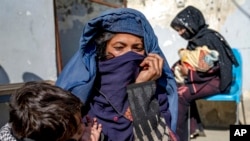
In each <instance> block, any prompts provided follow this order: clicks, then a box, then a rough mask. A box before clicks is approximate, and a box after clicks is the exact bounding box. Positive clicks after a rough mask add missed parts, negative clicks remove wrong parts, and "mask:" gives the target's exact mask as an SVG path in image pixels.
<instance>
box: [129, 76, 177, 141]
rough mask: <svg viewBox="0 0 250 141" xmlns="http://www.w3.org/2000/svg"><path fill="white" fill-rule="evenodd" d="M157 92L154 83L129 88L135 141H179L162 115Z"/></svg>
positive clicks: (132, 85)
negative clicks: (156, 95)
mask: <svg viewBox="0 0 250 141" xmlns="http://www.w3.org/2000/svg"><path fill="white" fill-rule="evenodd" d="M138 85H140V87H138ZM155 91H156V85H155V83H154V81H150V82H145V83H140V84H137V86H135V84H131V85H129V86H128V87H127V92H128V99H129V104H130V108H131V113H132V115H133V130H134V131H133V132H134V136H135V138H134V141H177V137H176V136H175V135H174V133H173V132H172V131H171V129H169V128H168V126H167V124H166V119H164V118H163V117H162V116H161V114H160V109H159V104H158V102H157V99H156V97H155Z"/></svg>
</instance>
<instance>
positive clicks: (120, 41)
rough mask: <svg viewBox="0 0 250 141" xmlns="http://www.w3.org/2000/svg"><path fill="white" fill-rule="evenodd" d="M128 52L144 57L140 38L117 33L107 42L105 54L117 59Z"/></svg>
mask: <svg viewBox="0 0 250 141" xmlns="http://www.w3.org/2000/svg"><path fill="white" fill-rule="evenodd" d="M128 51H134V52H136V53H138V54H141V55H144V53H145V50H144V45H143V41H142V38H140V37H138V36H135V35H132V34H127V33H118V34H115V35H114V37H113V38H111V39H110V40H109V41H108V42H107V47H106V54H110V55H112V56H113V57H117V56H120V55H123V54H125V53H127V52H128Z"/></svg>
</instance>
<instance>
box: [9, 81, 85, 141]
mask: <svg viewBox="0 0 250 141" xmlns="http://www.w3.org/2000/svg"><path fill="white" fill-rule="evenodd" d="M81 107H82V103H81V101H80V100H79V99H78V98H77V97H76V96H75V95H73V94H72V93H70V92H68V91H66V90H63V89H62V88H59V87H57V86H54V85H51V84H48V83H43V82H27V83H26V84H25V85H24V86H22V87H21V88H20V89H18V90H17V91H16V92H15V93H14V94H13V95H12V96H11V98H10V120H9V122H10V124H11V127H12V132H13V135H14V136H15V137H16V138H17V139H19V140H23V139H24V138H29V139H33V140H36V141H62V140H65V139H69V138H70V137H71V136H73V135H74V134H75V133H76V131H77V127H78V125H77V120H76V118H75V115H76V114H77V113H79V112H81Z"/></svg>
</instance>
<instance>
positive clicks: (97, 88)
mask: <svg viewBox="0 0 250 141" xmlns="http://www.w3.org/2000/svg"><path fill="white" fill-rule="evenodd" d="M154 82H156V84H155V83H154ZM56 85H58V86H60V87H62V88H64V89H66V90H70V91H71V92H72V93H73V94H75V95H76V96H78V97H79V98H80V99H81V100H82V101H83V102H87V103H88V106H89V111H86V112H88V114H89V115H90V116H91V117H96V118H97V119H98V122H100V123H101V124H102V127H103V128H102V129H103V134H104V140H105V141H106V140H107V141H112V140H119V141H132V140H163V139H164V138H165V136H164V132H165V131H167V132H168V133H167V134H170V136H171V135H172V136H173V137H172V138H175V137H174V135H173V134H174V133H172V132H171V131H172V130H173V131H175V129H176V121H177V98H178V97H177V88H176V84H175V81H174V77H173V75H172V72H171V69H170V68H169V66H168V63H167V61H166V59H165V57H164V55H163V53H162V51H161V49H160V48H159V45H158V41H157V37H156V35H155V34H154V31H153V29H152V27H151V26H150V24H149V22H148V21H147V19H146V18H145V16H144V15H143V14H142V13H140V12H139V11H137V10H134V9H129V8H118V9H112V10H109V11H106V12H104V13H102V14H101V15H100V16H98V17H96V18H94V19H92V20H90V21H89V22H88V23H87V24H86V25H85V26H84V29H83V34H82V36H81V41H80V49H79V50H78V51H77V52H76V54H75V55H74V56H73V58H72V59H71V60H70V62H69V63H68V64H67V65H66V66H65V68H64V70H63V71H62V73H61V74H60V76H59V78H58V80H57V82H56ZM137 96H138V97H137ZM136 98H138V99H136ZM140 99H141V100H140ZM137 106H139V107H137ZM147 112H148V113H149V114H147ZM135 115H136V116H135ZM162 117H163V119H164V120H161V119H162ZM144 118H145V120H143V119H144ZM145 121H148V122H145ZM158 125H164V126H158ZM168 126H169V127H171V129H168ZM140 127H142V128H140ZM160 128H162V129H163V128H164V132H161V131H163V130H161V129H160ZM165 128H166V130H165ZM141 129H142V130H141ZM158 129H159V131H160V132H159V131H158ZM152 131H154V132H155V134H154V133H153V132H152ZM169 132H170V133H169ZM173 140H174V139H173Z"/></svg>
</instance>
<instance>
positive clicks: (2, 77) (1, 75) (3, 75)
mask: <svg viewBox="0 0 250 141" xmlns="http://www.w3.org/2000/svg"><path fill="white" fill-rule="evenodd" d="M9 83H10V79H9V76H8V74H7V72H6V71H5V70H4V68H3V67H2V66H1V65H0V84H9Z"/></svg>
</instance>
